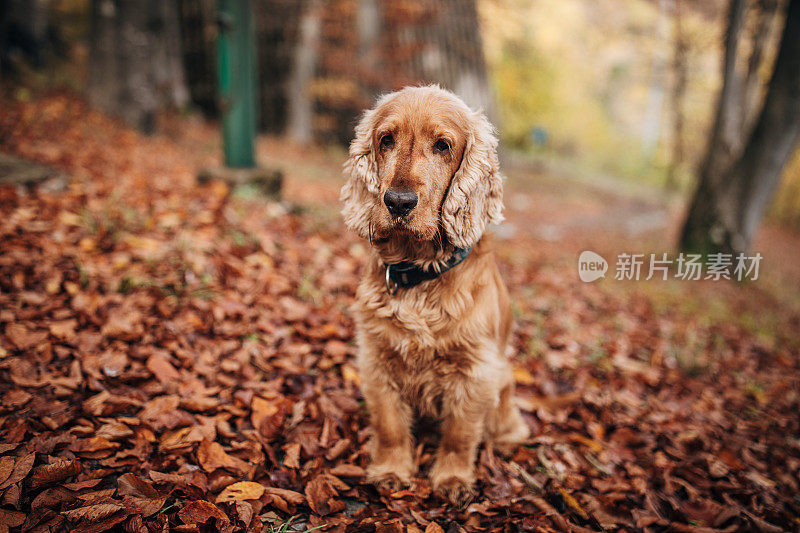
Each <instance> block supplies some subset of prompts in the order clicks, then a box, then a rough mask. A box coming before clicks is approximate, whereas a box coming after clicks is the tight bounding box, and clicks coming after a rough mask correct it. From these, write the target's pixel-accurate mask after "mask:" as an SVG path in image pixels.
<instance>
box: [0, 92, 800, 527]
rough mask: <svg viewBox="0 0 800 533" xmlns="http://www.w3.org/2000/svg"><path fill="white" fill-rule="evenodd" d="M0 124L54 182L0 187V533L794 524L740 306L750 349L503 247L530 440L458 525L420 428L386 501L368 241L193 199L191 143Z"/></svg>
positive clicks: (787, 443) (110, 130) (792, 450)
mask: <svg viewBox="0 0 800 533" xmlns="http://www.w3.org/2000/svg"><path fill="white" fill-rule="evenodd" d="M2 107H3V109H4V111H3V114H2V115H1V116H0V132H2V134H1V135H0V148H2V149H3V150H6V151H9V152H12V153H15V154H18V155H21V156H24V157H28V158H31V159H35V160H38V161H42V162H45V163H47V164H51V165H54V166H57V167H59V168H61V169H63V170H64V171H66V172H68V173H69V175H70V176H71V177H72V178H71V181H70V184H69V186H68V188H67V190H65V191H62V192H57V193H52V192H47V191H46V190H44V189H41V190H38V191H36V190H34V191H25V190H21V189H20V190H18V189H13V188H3V189H0V212H2V214H3V216H2V219H0V242H2V248H0V530H2V531H5V530H8V529H9V528H10V529H15V528H21V529H23V530H26V531H57V530H58V531H66V530H70V531H104V530H109V529H124V530H125V531H163V530H165V528H166V529H170V530H176V531H200V530H219V531H234V530H236V531H244V530H246V531H262V530H263V531H268V530H269V529H268V528H269V527H270V526H272V525H276V524H277V525H279V524H281V523H282V522H284V521H285V520H287V519H288V518H290V517H295V518H294V521H293V524H294V526H297V527H296V528H295V529H293V530H297V531H303V530H305V529H306V528H310V527H314V526H322V527H321V530H323V531H344V530H348V531H408V532H422V531H425V532H429V533H434V532H443V531H447V532H454V531H469V532H477V531H529V530H561V531H569V530H582V529H584V530H585V529H590V530H591V529H594V530H599V529H627V530H649V531H659V530H694V529H697V530H700V529H703V530H709V529H719V530H728V531H733V530H740V529H748V530H749V529H752V530H762V531H778V530H784V529H786V530H791V529H797V528H798V526H799V525H800V522H798V517H800V501H798V498H797V494H799V493H800V480H799V479H798V473H799V472H800V424H799V420H800V419H799V418H798V412H800V405H799V404H800V396H799V395H798V340H797V331H798V330H799V329H800V319H798V316H797V314H795V313H793V312H790V311H788V310H783V309H781V308H780V307H778V304H776V303H775V302H773V301H772V300H770V299H769V298H767V297H766V296H764V295H762V294H760V293H758V292H757V291H756V289H754V288H753V289H742V291H746V292H744V293H742V292H741V291H738V292H737V291H735V290H731V291H730V294H728V295H723V297H724V298H725V300H724V302H725V303H726V304H727V305H735V306H737V307H736V308H737V310H738V312H739V313H747V312H753V313H757V312H763V310H764V309H765V308H766V309H770V310H771V311H770V312H771V313H774V314H775V315H776V318H775V321H774V325H775V326H774V328H773V329H772V330H771V331H769V332H768V333H769V334H768V335H759V334H757V333H756V332H754V331H752V330H748V329H747V328H746V327H744V326H743V325H742V324H741V323H738V322H732V321H729V320H727V319H720V320H711V319H709V320H700V319H698V317H697V316H696V313H697V312H698V311H697V310H692V309H689V310H685V309H681V308H680V299H679V298H677V299H674V300H666V301H664V300H659V299H658V298H656V297H654V296H652V295H648V294H643V293H640V292H628V293H626V292H622V291H619V290H616V292H615V289H614V287H613V286H611V285H584V284H581V283H580V282H578V281H576V280H575V279H574V277H575V276H574V274H573V273H572V272H571V271H568V270H566V269H564V268H560V267H558V265H552V264H547V263H546V262H543V261H542V260H541V258H538V257H537V256H536V255H535V254H534V253H532V252H531V251H530V250H531V249H532V248H533V245H532V244H531V243H530V242H525V241H524V240H523V239H522V238H521V242H516V243H514V245H513V246H510V245H507V244H505V245H501V257H503V258H504V260H503V270H504V273H505V275H506V278H507V280H508V283H509V285H510V288H511V290H512V294H513V295H514V301H515V306H516V314H517V321H518V332H517V336H516V339H517V347H518V352H519V359H518V365H519V367H518V369H517V371H516V379H517V382H518V384H519V395H520V403H521V405H522V407H523V409H524V410H525V412H526V417H527V420H528V421H529V423H530V424H531V426H532V427H533V428H534V430H535V431H534V435H535V437H534V438H532V439H531V441H530V442H529V443H528V445H527V446H524V447H521V448H520V449H519V450H518V451H517V452H516V454H515V455H514V456H513V457H510V458H503V457H499V456H497V455H495V454H494V453H493V451H492V450H491V449H482V450H481V452H480V457H479V463H478V474H479V486H478V489H479V494H478V496H477V498H476V499H475V501H474V502H473V503H472V504H471V505H469V506H468V507H466V508H464V509H456V508H453V507H452V506H450V505H448V504H447V503H446V502H445V501H443V500H442V499H441V498H440V497H438V496H437V495H436V494H434V493H432V492H431V490H430V485H429V483H428V481H427V479H426V478H425V476H424V473H425V472H426V471H427V470H428V468H429V467H430V465H431V461H432V453H433V450H434V449H435V448H434V447H435V440H436V438H435V436H433V435H428V434H423V435H422V438H421V439H420V443H419V445H418V450H417V459H418V463H419V464H420V467H421V474H420V477H419V478H418V479H417V484H416V487H415V488H414V489H413V490H404V491H400V492H396V493H393V494H389V493H379V492H378V491H377V490H376V489H375V488H373V487H371V486H369V485H366V484H364V483H363V478H364V468H365V466H366V464H367V458H368V452H367V440H368V433H367V430H366V427H367V416H366V413H365V410H364V408H363V405H362V403H361V397H360V393H359V389H358V385H359V380H358V375H357V373H356V372H355V369H354V366H353V362H352V356H353V354H354V351H355V348H354V344H353V339H352V335H353V328H352V322H351V321H350V319H349V317H348V314H347V307H348V305H349V303H350V302H351V300H352V295H353V290H354V287H355V284H356V283H357V281H358V269H359V266H358V265H359V263H360V262H361V260H362V258H363V256H364V254H365V248H364V245H363V244H362V243H360V242H358V241H357V240H356V239H354V238H353V237H351V236H346V235H345V234H344V231H343V229H342V227H341V225H340V223H339V222H330V223H327V222H326V223H320V219H319V218H317V217H316V216H315V215H314V214H313V213H302V212H293V211H291V210H289V209H288V208H287V207H285V206H282V205H279V204H274V203H269V202H265V201H260V200H251V199H247V198H243V197H239V196H237V195H235V194H232V193H231V191H230V190H229V189H228V187H227V186H225V185H223V184H220V183H212V184H210V185H207V186H203V187H198V186H196V185H195V182H194V173H195V170H196V167H197V166H198V165H199V164H204V163H208V162H211V161H213V158H212V157H208V156H207V155H205V154H204V153H203V151H202V147H198V145H201V144H202V141H203V137H202V136H199V137H197V138H191V137H186V136H184V137H181V139H182V141H181V139H178V140H175V139H170V138H167V137H164V136H161V137H154V138H149V139H146V138H142V137H140V136H138V135H137V134H135V133H133V132H131V131H129V130H126V129H124V128H121V127H120V126H119V125H118V124H116V123H115V122H113V121H111V120H109V119H107V118H105V117H103V116H101V115H98V114H96V113H92V112H89V111H88V110H87V109H86V107H85V105H84V104H83V103H82V102H81V101H80V100H79V99H77V98H74V97H71V96H64V95H60V96H52V97H48V98H42V99H37V100H34V101H33V102H29V103H21V102H15V101H3V102H2ZM182 120H184V119H182ZM179 125H182V126H184V127H189V126H190V124H188V123H187V122H181V123H180V124H179ZM187 138H188V139H194V140H195V141H197V142H195V143H191V144H193V146H188V145H189V144H190V143H188V142H187V141H186V139H187ZM206 141H207V139H206ZM181 143H183V144H181ZM210 144H211V145H212V146H213V141H211V142H210ZM692 290H695V289H692ZM696 290H699V291H702V290H705V289H703V288H702V287H699V288H697V289H696ZM726 290H727V289H726ZM742 294H745V296H742ZM684 297H688V296H686V295H684ZM691 297H693V298H694V297H695V296H691ZM276 527H277V526H276Z"/></svg>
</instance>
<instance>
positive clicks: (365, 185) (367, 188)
mask: <svg viewBox="0 0 800 533" xmlns="http://www.w3.org/2000/svg"><path fill="white" fill-rule="evenodd" d="M378 107H379V106H376V107H375V108H374V109H371V110H369V111H367V112H366V113H364V115H363V116H362V117H361V120H360V121H359V123H358V125H357V126H356V136H355V138H354V139H353V141H352V142H351V143H350V157H349V158H348V159H347V161H346V162H345V164H344V173H345V175H346V176H347V181H346V182H345V184H344V185H343V186H342V190H341V192H340V193H339V199H340V200H341V201H342V202H344V207H343V208H342V217H343V218H344V223H345V225H346V226H347V227H348V228H350V229H351V230H352V231H354V232H355V233H357V234H358V235H360V236H361V237H363V238H365V239H369V238H370V224H371V218H372V209H373V208H374V205H375V202H376V199H377V198H378V193H379V191H380V183H379V179H378V165H377V161H376V159H375V148H374V146H373V131H374V130H375V127H376V126H377V123H378V112H377V110H378Z"/></svg>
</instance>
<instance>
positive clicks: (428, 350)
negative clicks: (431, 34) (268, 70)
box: [341, 86, 529, 504]
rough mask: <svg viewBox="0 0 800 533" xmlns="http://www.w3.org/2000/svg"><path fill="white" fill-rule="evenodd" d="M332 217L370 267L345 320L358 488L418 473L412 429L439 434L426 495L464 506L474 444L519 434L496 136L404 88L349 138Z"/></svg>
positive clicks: (426, 94)
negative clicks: (352, 369) (338, 215)
mask: <svg viewBox="0 0 800 533" xmlns="http://www.w3.org/2000/svg"><path fill="white" fill-rule="evenodd" d="M355 133H356V136H355V139H354V140H353V141H352V143H351V145H350V154H349V155H350V157H349V159H348V161H347V163H346V164H345V173H346V175H347V178H348V179H347V182H346V183H345V185H344V186H343V187H342V191H341V199H342V200H343V202H344V208H343V211H342V214H343V216H344V220H345V223H346V225H347V226H348V227H349V228H350V229H351V230H353V231H355V232H356V233H357V234H358V235H360V236H361V237H363V238H365V239H368V240H369V242H370V243H371V245H372V253H371V257H370V259H369V263H368V265H367V267H366V272H365V273H364V277H363V279H362V281H361V283H360V286H359V288H358V291H357V295H356V303H355V305H354V308H353V311H354V314H355V318H356V324H357V341H358V345H359V354H358V364H359V369H360V372H361V377H362V391H363V394H364V397H365V399H366V402H367V407H368V408H369V412H370V420H371V426H372V441H371V453H372V461H371V464H370V466H369V468H368V470H367V474H368V479H369V480H370V481H372V482H374V483H376V484H378V485H382V486H386V487H388V488H390V489H392V490H394V489H396V488H399V487H400V486H403V485H408V484H410V482H411V480H412V477H413V476H414V474H415V473H416V471H417V466H416V464H415V460H414V444H413V443H414V439H413V435H412V425H413V423H414V420H415V417H417V416H421V417H426V418H432V419H434V420H436V421H439V422H440V424H441V441H440V444H439V448H438V450H437V452H436V457H435V462H434V465H433V467H432V468H431V471H430V474H429V475H430V480H431V485H432V487H433V489H434V490H436V491H438V492H440V493H441V494H443V495H444V496H445V497H447V498H449V499H450V500H451V501H452V502H454V503H457V504H463V503H465V502H467V501H469V500H470V499H471V498H472V494H473V485H474V482H475V466H474V463H475V456H476V452H477V448H478V445H479V444H480V443H481V441H482V440H485V441H487V442H491V443H492V444H493V446H494V448H495V449H501V450H502V449H510V448H513V446H514V445H516V444H518V443H520V442H522V441H524V440H525V439H526V438H527V437H528V435H529V430H528V427H527V425H526V424H525V422H524V421H523V419H522V417H521V416H520V413H519V411H518V410H517V408H516V407H515V405H514V402H513V394H514V381H513V378H512V372H511V367H510V364H509V361H508V359H507V357H506V350H507V347H508V341H509V332H510V330H511V321H512V317H511V308H510V304H509V297H508V291H507V290H506V287H505V285H504V284H503V281H502V279H501V277H500V274H499V272H498V270H497V266H496V265H495V259H494V254H493V253H492V251H491V250H490V247H489V245H488V243H487V238H486V237H485V236H484V230H485V228H486V225H487V224H488V223H490V222H499V221H500V220H502V214H501V211H502V194H503V183H502V176H501V175H500V173H499V169H498V159H497V151H496V149H497V139H496V137H495V136H494V133H493V128H492V125H491V124H490V123H489V122H488V120H487V119H486V118H485V117H484V116H483V115H482V114H481V113H480V112H474V111H472V110H470V109H469V108H468V107H467V105H466V104H464V102H463V101H461V100H460V99H459V98H458V97H457V96H455V95H454V94H453V93H450V92H448V91H445V90H443V89H440V88H439V87H436V86H428V87H406V88H405V89H403V90H401V91H398V92H394V93H391V94H387V95H385V96H383V97H382V98H381V99H380V100H379V101H378V103H377V105H376V106H375V108H374V109H371V110H369V111H367V112H366V113H365V114H364V115H363V117H362V119H361V121H360V122H359V124H358V126H357V127H356V130H355Z"/></svg>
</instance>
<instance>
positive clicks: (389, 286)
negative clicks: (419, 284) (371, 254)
mask: <svg viewBox="0 0 800 533" xmlns="http://www.w3.org/2000/svg"><path fill="white" fill-rule="evenodd" d="M390 267H391V265H386V290H387V292H388V293H389V294H390V295H391V296H394V295H395V294H397V289H399V288H400V285H398V284H397V283H395V282H394V281H392V278H391V276H390V275H389V268H390Z"/></svg>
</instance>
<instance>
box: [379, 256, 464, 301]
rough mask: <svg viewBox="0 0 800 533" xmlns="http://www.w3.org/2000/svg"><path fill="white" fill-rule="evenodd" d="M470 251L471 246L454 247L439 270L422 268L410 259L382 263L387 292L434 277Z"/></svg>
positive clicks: (408, 286) (460, 260) (393, 291)
mask: <svg viewBox="0 0 800 533" xmlns="http://www.w3.org/2000/svg"><path fill="white" fill-rule="evenodd" d="M470 251H472V246H470V247H469V248H456V249H455V250H454V251H453V255H452V256H450V258H449V259H448V260H447V261H445V263H444V265H443V266H442V268H441V270H440V271H436V270H434V269H432V268H431V269H424V268H422V267H421V266H419V265H415V264H414V263H412V262H411V261H400V262H399V263H392V264H391V265H387V264H385V263H384V266H385V267H386V289H387V290H388V291H389V294H395V293H396V292H397V289H399V288H403V289H408V288H411V287H414V286H416V285H419V284H420V283H422V282H423V281H429V280H432V279H436V278H438V277H439V276H441V275H442V274H444V273H445V272H447V271H448V270H450V269H451V268H453V267H454V266H456V265H458V264H459V263H461V262H462V261H463V260H464V259H466V258H467V256H468V255H469V253H470Z"/></svg>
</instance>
